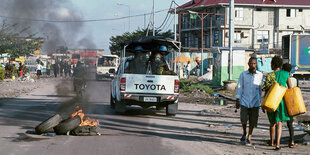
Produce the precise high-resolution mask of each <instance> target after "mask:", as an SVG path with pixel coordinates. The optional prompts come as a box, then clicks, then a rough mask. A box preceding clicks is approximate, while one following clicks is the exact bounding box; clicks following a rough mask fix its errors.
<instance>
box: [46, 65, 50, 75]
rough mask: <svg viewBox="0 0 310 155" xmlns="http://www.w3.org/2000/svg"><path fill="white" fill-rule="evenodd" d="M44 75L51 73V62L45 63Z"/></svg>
mask: <svg viewBox="0 0 310 155" xmlns="http://www.w3.org/2000/svg"><path fill="white" fill-rule="evenodd" d="M46 75H47V76H50V75H51V63H50V62H47V64H46Z"/></svg>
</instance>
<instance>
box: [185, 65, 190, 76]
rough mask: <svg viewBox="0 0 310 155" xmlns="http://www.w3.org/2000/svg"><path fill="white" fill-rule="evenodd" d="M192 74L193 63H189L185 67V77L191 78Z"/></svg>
mask: <svg viewBox="0 0 310 155" xmlns="http://www.w3.org/2000/svg"><path fill="white" fill-rule="evenodd" d="M190 74H191V62H190V61H188V62H187V65H186V67H185V75H186V77H187V79H189V78H190Z"/></svg>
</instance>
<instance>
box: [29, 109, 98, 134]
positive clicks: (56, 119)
mask: <svg viewBox="0 0 310 155" xmlns="http://www.w3.org/2000/svg"><path fill="white" fill-rule="evenodd" d="M83 117H84V113H82V109H81V108H80V107H76V108H75V112H74V113H73V114H71V115H70V117H69V118H67V119H65V120H63V119H62V117H61V116H60V115H59V114H56V115H54V116H52V117H50V118H48V119H47V120H45V121H43V122H42V123H40V124H39V125H38V126H36V127H35V131H36V133H37V134H46V133H51V132H52V133H53V132H54V133H56V134H57V135H76V136H95V135H100V133H99V127H98V124H99V122H98V121H92V120H91V121H89V120H90V119H89V118H87V119H86V120H83ZM88 122H91V123H88ZM93 122H95V123H93Z"/></svg>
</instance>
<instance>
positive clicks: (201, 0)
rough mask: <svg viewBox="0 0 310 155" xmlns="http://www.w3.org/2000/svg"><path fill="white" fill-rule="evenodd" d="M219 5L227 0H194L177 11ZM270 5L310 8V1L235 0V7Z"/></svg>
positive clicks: (226, 2) (227, 1) (227, 2)
mask: <svg viewBox="0 0 310 155" xmlns="http://www.w3.org/2000/svg"><path fill="white" fill-rule="evenodd" d="M219 4H229V0H194V3H193V1H189V2H187V3H185V4H183V5H181V6H179V7H178V8H177V9H185V8H192V7H199V6H211V5H219ZM238 4H239V5H270V6H273V5H274V6H275V7H276V6H282V5H284V6H285V5H287V6H297V5H301V6H308V7H310V0H276V1H274V0H265V1H263V0H235V5H238Z"/></svg>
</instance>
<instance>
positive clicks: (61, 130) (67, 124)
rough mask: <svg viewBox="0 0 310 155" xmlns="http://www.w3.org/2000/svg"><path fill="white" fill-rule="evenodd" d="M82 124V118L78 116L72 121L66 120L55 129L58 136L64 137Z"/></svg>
mask: <svg viewBox="0 0 310 155" xmlns="http://www.w3.org/2000/svg"><path fill="white" fill-rule="evenodd" d="M80 124H81V118H80V117H79V116H78V115H77V116H74V117H73V118H72V119H66V120H64V121H62V122H61V123H59V124H58V125H57V126H55V127H54V131H55V132H56V134H58V135H64V134H66V133H67V132H68V131H71V130H73V129H75V128H76V127H78V126H79V125H80Z"/></svg>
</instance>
